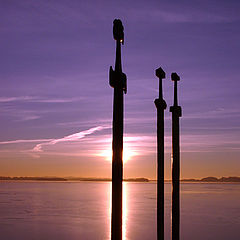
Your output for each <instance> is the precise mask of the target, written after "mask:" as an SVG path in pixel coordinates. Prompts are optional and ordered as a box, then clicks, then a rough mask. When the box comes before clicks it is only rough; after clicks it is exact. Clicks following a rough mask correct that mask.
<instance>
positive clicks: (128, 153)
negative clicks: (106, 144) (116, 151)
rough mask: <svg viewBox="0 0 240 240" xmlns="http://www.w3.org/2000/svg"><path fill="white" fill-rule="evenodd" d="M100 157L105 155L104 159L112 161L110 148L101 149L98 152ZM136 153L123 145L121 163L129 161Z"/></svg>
mask: <svg viewBox="0 0 240 240" xmlns="http://www.w3.org/2000/svg"><path fill="white" fill-rule="evenodd" d="M99 155H100V156H102V157H105V159H106V160H108V161H112V149H111V148H108V149H106V150H103V151H101V153H100V154H99ZM135 155H136V153H135V152H134V151H133V150H132V149H131V148H130V147H129V146H128V145H126V144H124V146H123V163H126V162H127V161H129V160H130V159H131V158H132V157H133V156H135Z"/></svg>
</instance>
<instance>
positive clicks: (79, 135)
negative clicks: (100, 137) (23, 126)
mask: <svg viewBox="0 0 240 240" xmlns="http://www.w3.org/2000/svg"><path fill="white" fill-rule="evenodd" d="M104 128H107V127H104V126H98V127H94V128H90V129H88V130H85V131H81V132H78V133H74V134H71V135H68V136H65V137H62V138H58V139H52V140H50V141H48V142H44V143H39V144H37V145H36V146H35V147H34V148H33V150H32V151H33V152H41V151H42V147H43V146H47V145H55V144H56V143H60V142H70V141H78V140H80V139H82V138H84V137H86V136H87V135H90V134H93V133H94V132H97V131H101V130H103V129H104Z"/></svg>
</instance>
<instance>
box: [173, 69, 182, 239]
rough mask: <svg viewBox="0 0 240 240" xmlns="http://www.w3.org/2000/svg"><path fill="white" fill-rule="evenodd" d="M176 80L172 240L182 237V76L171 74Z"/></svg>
mask: <svg viewBox="0 0 240 240" xmlns="http://www.w3.org/2000/svg"><path fill="white" fill-rule="evenodd" d="M171 78H172V81H174V104H173V106H171V107H170V112H172V240H179V238H180V197H179V178H180V146H179V117H181V116H182V109H181V107H180V106H178V99H177V82H178V81H179V80H180V77H179V76H178V75H177V74H176V73H172V75H171Z"/></svg>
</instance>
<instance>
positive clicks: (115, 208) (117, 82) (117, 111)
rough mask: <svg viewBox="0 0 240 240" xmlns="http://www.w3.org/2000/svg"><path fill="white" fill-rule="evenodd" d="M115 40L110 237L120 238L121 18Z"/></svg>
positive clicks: (123, 83)
mask: <svg viewBox="0 0 240 240" xmlns="http://www.w3.org/2000/svg"><path fill="white" fill-rule="evenodd" d="M113 36H114V39H115V40H116V62H115V70H113V68H112V67H110V71H109V83H110V85H111V86H112V87H113V88H114V100H113V129H112V134H113V139H112V151H113V155H112V223H111V239H112V240H122V178H123V161H122V153H123V92H125V93H126V90H127V85H126V75H125V74H124V73H123V72H122V64H121V43H122V44H123V42H124V33H123V25H122V22H121V20H119V19H115V20H114V22H113Z"/></svg>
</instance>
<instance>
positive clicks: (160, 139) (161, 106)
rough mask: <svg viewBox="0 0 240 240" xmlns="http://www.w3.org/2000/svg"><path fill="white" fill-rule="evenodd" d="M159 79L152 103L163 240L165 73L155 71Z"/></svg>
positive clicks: (161, 237) (160, 237)
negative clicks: (154, 110)
mask: <svg viewBox="0 0 240 240" xmlns="http://www.w3.org/2000/svg"><path fill="white" fill-rule="evenodd" d="M156 76H157V77H158V78H159V98H157V99H155V101H154V103H155V105H156V108H157V239H158V240H164V110H165V109H166V107H167V104H166V102H165V101H164V99H163V93H162V79H164V78H165V72H164V71H163V70H162V68H158V69H157V70H156Z"/></svg>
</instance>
